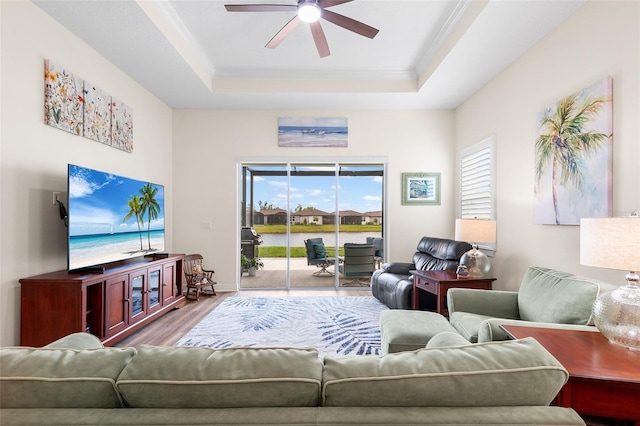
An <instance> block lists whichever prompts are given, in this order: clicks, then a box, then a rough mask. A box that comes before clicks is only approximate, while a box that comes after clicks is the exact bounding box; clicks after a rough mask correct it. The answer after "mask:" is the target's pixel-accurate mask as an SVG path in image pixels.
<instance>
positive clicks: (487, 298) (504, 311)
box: [447, 288, 520, 319]
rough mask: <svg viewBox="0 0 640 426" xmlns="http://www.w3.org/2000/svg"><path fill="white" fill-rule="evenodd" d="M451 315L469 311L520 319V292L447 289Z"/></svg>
mask: <svg viewBox="0 0 640 426" xmlns="http://www.w3.org/2000/svg"><path fill="white" fill-rule="evenodd" d="M447 305H448V309H449V315H451V314H453V313H454V312H469V313H473V314H478V315H486V316H491V317H499V318H509V319H519V318H520V314H519V312H518V292H516V291H503V290H478V289H471V288H450V289H449V290H448V291H447Z"/></svg>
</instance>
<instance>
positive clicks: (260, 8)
mask: <svg viewBox="0 0 640 426" xmlns="http://www.w3.org/2000/svg"><path fill="white" fill-rule="evenodd" d="M351 1H353V0H297V3H298V4H296V5H288V4H235V5H234V4H227V5H225V8H226V9H227V11H228V12H282V11H285V12H286V11H295V12H296V15H295V16H294V17H293V18H292V19H291V20H290V21H289V22H287V24H286V25H285V26H284V27H282V29H281V30H280V31H278V32H277V33H276V35H275V36H273V38H272V39H271V40H269V42H268V43H267V44H266V46H265V47H268V48H270V49H275V48H276V47H277V46H278V45H279V44H280V43H281V42H282V40H284V39H285V38H286V37H287V36H288V35H289V34H290V33H291V32H292V31H293V30H294V28H296V27H297V26H298V24H299V23H300V21H303V22H308V23H309V24H310V25H311V34H313V41H314V42H315V44H316V48H317V49H318V53H319V54H320V57H321V58H324V57H325V56H329V54H330V53H331V52H330V51H329V44H328V43H327V38H326V37H325V35H324V31H323V30H322V26H320V18H322V19H326V20H327V21H329V22H331V23H333V24H336V25H338V26H340V27H342V28H344V29H347V30H349V31H353V32H354V33H357V34H360V35H362V36H365V37H369V38H374V37H375V36H376V34H378V30H377V29H376V28H373V27H370V26H369V25H366V24H363V23H362V22H359V21H356V20H355V19H351V18H348V17H346V16H344V15H340V14H338V13H335V12H332V11H330V10H327V9H326V8H327V7H332V6H337V5H339V4H343V3H349V2H351Z"/></svg>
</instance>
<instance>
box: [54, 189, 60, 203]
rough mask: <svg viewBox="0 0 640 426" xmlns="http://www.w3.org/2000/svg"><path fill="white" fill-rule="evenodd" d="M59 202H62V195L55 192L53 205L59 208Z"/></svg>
mask: <svg viewBox="0 0 640 426" xmlns="http://www.w3.org/2000/svg"><path fill="white" fill-rule="evenodd" d="M59 201H60V193H59V192H54V193H53V205H54V206H57V205H58V202H59Z"/></svg>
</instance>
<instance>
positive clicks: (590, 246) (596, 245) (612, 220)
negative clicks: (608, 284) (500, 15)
mask: <svg viewBox="0 0 640 426" xmlns="http://www.w3.org/2000/svg"><path fill="white" fill-rule="evenodd" d="M580 263H582V264H583V265H587V266H596V267H599V268H607V269H621V270H623V271H628V272H629V273H628V274H627V277H626V278H627V285H626V286H622V287H619V288H617V289H615V290H613V291H609V292H606V293H604V294H602V295H601V296H600V297H598V299H596V301H595V303H594V304H593V318H594V323H595V325H596V327H598V330H600V332H601V333H602V334H603V335H604V336H605V337H606V338H607V339H609V341H610V342H612V343H615V344H618V345H621V346H626V347H628V348H629V349H635V350H640V288H639V287H638V282H639V281H640V277H639V276H638V274H636V272H637V271H639V270H640V219H638V218H635V217H606V218H585V219H582V220H581V221H580Z"/></svg>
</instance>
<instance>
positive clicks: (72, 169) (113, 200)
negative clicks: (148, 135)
mask: <svg viewBox="0 0 640 426" xmlns="http://www.w3.org/2000/svg"><path fill="white" fill-rule="evenodd" d="M67 178H68V179H67V182H68V188H67V189H68V194H69V205H68V209H67V212H68V213H67V214H68V223H69V225H68V240H69V241H68V256H67V259H68V270H70V271H72V270H78V269H86V268H96V269H98V268H101V267H104V266H105V265H107V264H109V263H112V262H117V261H122V260H127V259H133V258H136V257H141V256H145V255H154V254H156V255H157V254H160V253H161V252H162V251H163V250H164V244H165V238H164V235H165V223H164V217H165V211H164V186H162V185H158V184H155V183H151V182H146V181H141V180H136V179H131V178H128V177H124V176H118V175H115V174H113V173H108V172H101V171H98V170H93V169H89V168H86V167H82V166H77V165H75V164H69V167H68V176H67Z"/></svg>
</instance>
